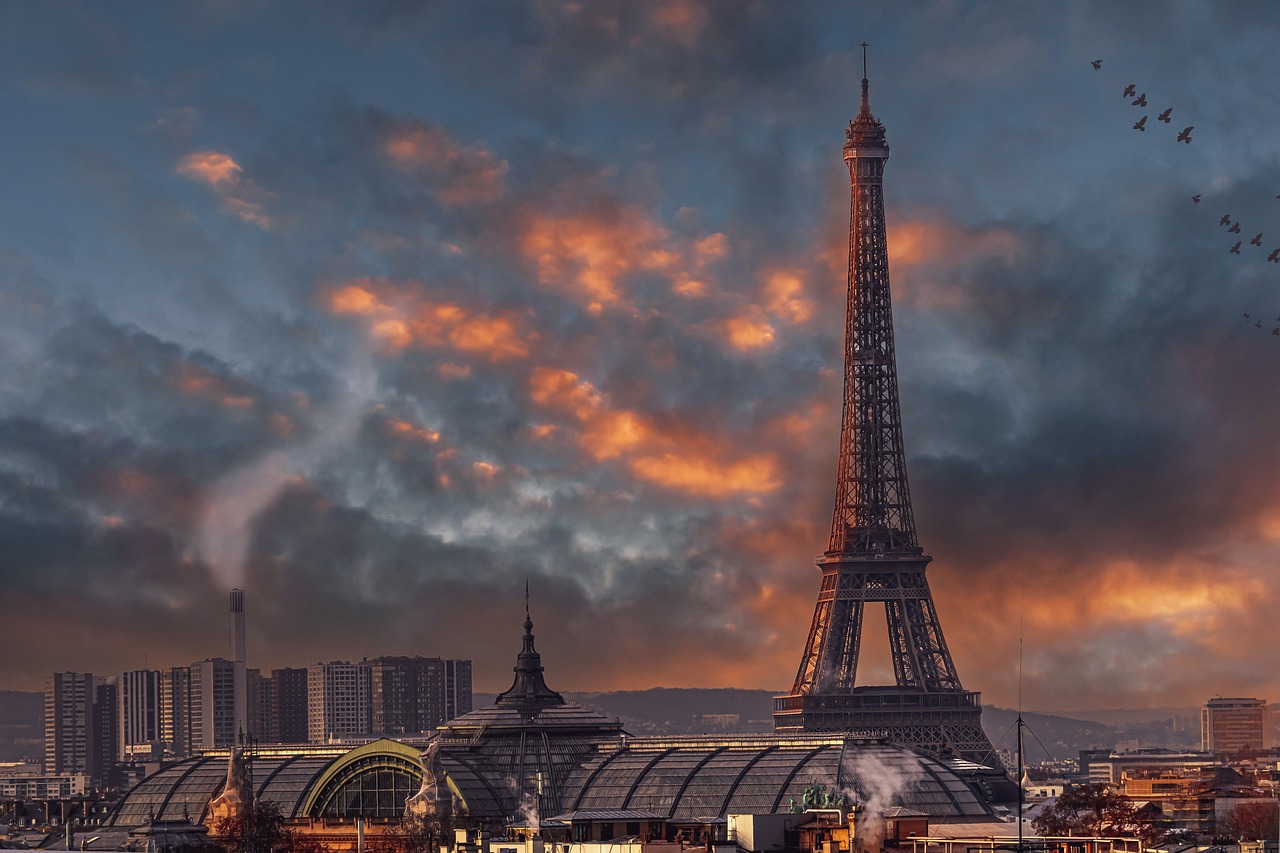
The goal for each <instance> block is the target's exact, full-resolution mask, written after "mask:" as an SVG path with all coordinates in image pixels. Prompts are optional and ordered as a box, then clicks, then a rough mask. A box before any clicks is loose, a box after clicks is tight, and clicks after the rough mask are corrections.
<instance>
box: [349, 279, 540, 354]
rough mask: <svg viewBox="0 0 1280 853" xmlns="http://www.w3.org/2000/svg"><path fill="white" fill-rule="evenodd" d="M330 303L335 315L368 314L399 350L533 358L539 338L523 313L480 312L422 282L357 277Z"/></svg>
mask: <svg viewBox="0 0 1280 853" xmlns="http://www.w3.org/2000/svg"><path fill="white" fill-rule="evenodd" d="M327 302H328V307H329V309H330V310H331V311H332V312H333V313H335V314H339V315H341V314H351V315H355V316H359V317H364V318H366V319H367V321H368V323H369V330H370V332H371V333H372V335H373V337H374V338H376V339H377V340H379V341H381V342H382V344H383V346H385V347H386V348H387V349H388V350H390V351H393V352H394V351H398V350H403V349H406V348H410V347H413V348H444V349H451V350H454V351H456V352H458V353H464V354H468V355H478V356H483V357H484V358H486V359H488V360H490V361H504V360H509V359H523V358H525V357H527V356H528V355H529V349H530V347H531V346H532V345H533V344H534V343H536V341H537V340H538V334H537V332H536V331H534V330H532V329H529V328H527V327H528V323H527V321H526V319H525V318H523V317H522V316H521V315H520V314H518V313H517V312H514V311H489V312H484V311H477V310H474V309H471V308H468V307H466V306H463V305H460V304H458V303H456V302H452V301H436V300H433V299H429V298H428V297H427V296H426V294H425V292H424V290H423V288H422V287H421V285H419V284H418V283H416V282H395V281H389V280H385V279H371V278H363V279H356V280H354V281H350V282H346V283H344V284H343V285H341V286H338V287H333V288H331V289H329V291H328V293H327ZM451 369H454V370H456V368H451Z"/></svg>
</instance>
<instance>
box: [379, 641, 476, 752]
mask: <svg viewBox="0 0 1280 853" xmlns="http://www.w3.org/2000/svg"><path fill="white" fill-rule="evenodd" d="M369 677H370V725H371V726H372V731H373V733H374V734H387V735H393V734H395V735H404V734H416V733H425V732H430V731H431V730H432V729H434V728H435V727H436V726H438V725H440V724H441V723H443V722H445V721H446V720H451V719H453V718H454V717H457V716H459V715H461V714H465V713H467V712H469V711H471V661H469V660H444V659H441V658H426V657H404V656H397V657H380V658H375V659H373V660H371V661H369Z"/></svg>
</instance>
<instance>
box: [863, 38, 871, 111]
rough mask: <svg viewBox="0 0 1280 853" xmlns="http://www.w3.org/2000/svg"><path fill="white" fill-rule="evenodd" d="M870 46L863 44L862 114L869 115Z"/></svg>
mask: <svg viewBox="0 0 1280 853" xmlns="http://www.w3.org/2000/svg"><path fill="white" fill-rule="evenodd" d="M868 47H869V45H868V44H867V43H866V42H865V41H864V42H863V43H862V112H864V113H866V114H867V115H870V114H871V100H870V98H869V97H868V94H867V90H868V88H869V87H868V81H867V48H868Z"/></svg>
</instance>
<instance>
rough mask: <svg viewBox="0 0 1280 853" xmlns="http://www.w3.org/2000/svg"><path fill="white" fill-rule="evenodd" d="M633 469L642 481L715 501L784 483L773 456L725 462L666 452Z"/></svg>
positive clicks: (644, 458)
mask: <svg viewBox="0 0 1280 853" xmlns="http://www.w3.org/2000/svg"><path fill="white" fill-rule="evenodd" d="M630 468H631V471H632V473H634V474H635V475H636V476H638V477H640V478H641V479H642V480H647V481H649V482H651V483H655V484H657V485H659V486H666V487H668V488H673V489H679V490H680V491H684V492H688V493H690V494H694V495H703V496H706V497H713V498H719V497H726V496H728V495H735V494H762V493H764V492H771V491H773V490H774V489H776V488H778V486H780V485H781V484H782V482H781V480H779V479H778V471H777V459H776V457H774V456H773V455H772V454H759V455H756V456H749V457H747V458H746V459H741V460H737V461H730V462H725V461H722V460H719V459H715V458H711V457H705V456H698V455H695V454H693V453H664V454H662V455H661V456H642V457H639V458H636V459H633V460H631V463H630Z"/></svg>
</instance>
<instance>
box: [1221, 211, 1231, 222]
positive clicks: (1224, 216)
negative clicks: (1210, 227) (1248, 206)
mask: <svg viewBox="0 0 1280 853" xmlns="http://www.w3.org/2000/svg"><path fill="white" fill-rule="evenodd" d="M1230 224H1231V214H1230V213H1224V214H1222V218H1221V219H1219V220H1218V225H1230Z"/></svg>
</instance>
